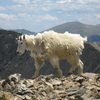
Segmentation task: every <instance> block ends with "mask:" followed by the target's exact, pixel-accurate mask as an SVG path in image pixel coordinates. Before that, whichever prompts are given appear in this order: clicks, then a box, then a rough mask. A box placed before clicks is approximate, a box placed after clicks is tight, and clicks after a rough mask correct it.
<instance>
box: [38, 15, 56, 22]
mask: <svg viewBox="0 0 100 100" xmlns="http://www.w3.org/2000/svg"><path fill="white" fill-rule="evenodd" d="M38 19H40V21H41V20H42V21H43V20H45V21H54V20H58V18H57V17H56V16H52V15H50V14H47V15H44V16H38Z"/></svg>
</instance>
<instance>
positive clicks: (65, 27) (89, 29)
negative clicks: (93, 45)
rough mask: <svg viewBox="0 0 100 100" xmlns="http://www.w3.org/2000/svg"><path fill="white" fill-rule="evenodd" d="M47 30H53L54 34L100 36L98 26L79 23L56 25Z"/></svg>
mask: <svg viewBox="0 0 100 100" xmlns="http://www.w3.org/2000/svg"><path fill="white" fill-rule="evenodd" d="M47 30H54V31H56V32H61V33H64V32H66V31H68V32H71V33H78V34H81V35H87V36H90V35H94V34H95V35H100V24H99V25H88V24H83V23H81V22H67V23H64V24H61V25H57V26H55V27H52V28H50V29H47Z"/></svg>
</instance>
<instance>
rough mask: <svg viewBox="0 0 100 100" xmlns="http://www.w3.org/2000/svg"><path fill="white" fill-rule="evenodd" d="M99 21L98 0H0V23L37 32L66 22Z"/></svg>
mask: <svg viewBox="0 0 100 100" xmlns="http://www.w3.org/2000/svg"><path fill="white" fill-rule="evenodd" d="M72 21H80V22H82V23H85V24H93V25H96V24H100V0H0V27H1V28H4V29H27V30H29V31H33V32H40V31H43V30H46V29H48V28H51V27H54V26H56V25H60V24H63V23H66V22H72Z"/></svg>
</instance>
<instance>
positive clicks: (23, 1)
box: [12, 0, 30, 5]
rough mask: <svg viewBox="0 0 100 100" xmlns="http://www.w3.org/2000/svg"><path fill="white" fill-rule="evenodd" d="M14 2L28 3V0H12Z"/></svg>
mask: <svg viewBox="0 0 100 100" xmlns="http://www.w3.org/2000/svg"><path fill="white" fill-rule="evenodd" d="M12 1H13V2H14V3H17V4H22V5H27V4H29V3H30V0H12Z"/></svg>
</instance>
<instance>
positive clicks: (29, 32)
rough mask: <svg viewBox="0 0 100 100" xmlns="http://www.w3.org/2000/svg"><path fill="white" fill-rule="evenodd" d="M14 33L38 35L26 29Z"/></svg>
mask: <svg viewBox="0 0 100 100" xmlns="http://www.w3.org/2000/svg"><path fill="white" fill-rule="evenodd" d="M13 31H15V32H17V33H21V34H29V35H30V34H36V33H35V32H31V31H29V30H26V29H16V30H13Z"/></svg>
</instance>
